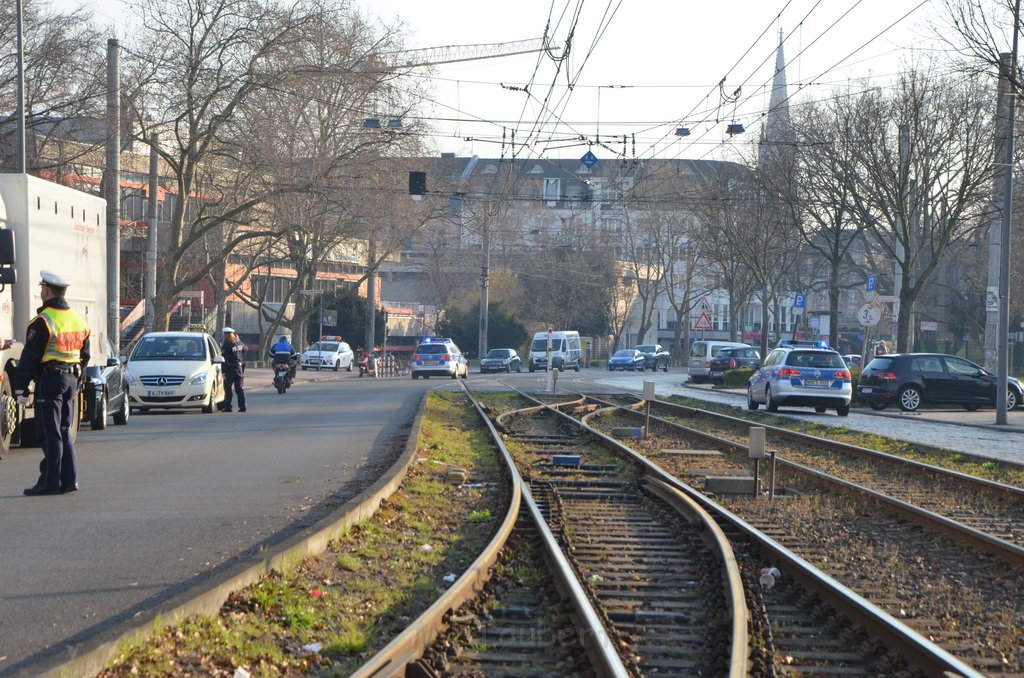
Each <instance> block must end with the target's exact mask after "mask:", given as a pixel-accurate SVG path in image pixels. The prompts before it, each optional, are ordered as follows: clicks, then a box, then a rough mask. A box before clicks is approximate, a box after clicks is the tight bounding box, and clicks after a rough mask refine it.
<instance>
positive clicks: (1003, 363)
mask: <svg viewBox="0 0 1024 678" xmlns="http://www.w3.org/2000/svg"><path fill="white" fill-rule="evenodd" d="M1019 23H1020V0H1016V2H1014V4H1013V48H1012V51H1011V53H1010V54H1009V55H1007V54H1005V53H1004V54H1000V55H999V63H1000V66H1001V67H1002V68H1001V69H1000V70H1001V71H1002V77H1003V78H1005V79H1006V81H1007V82H1006V84H1007V88H1006V98H1007V102H1006V125H1005V127H1004V128H1003V129H1004V130H1005V134H1006V147H1005V149H1004V150H1005V152H1006V155H1004V156H1003V160H1004V162H1005V168H1004V175H1003V214H1002V217H1003V218H1002V224H1001V229H1000V252H999V323H998V325H999V327H998V329H997V330H996V337H997V344H996V346H997V347H998V360H997V363H998V366H997V370H996V424H1006V423H1007V418H1006V384H1007V381H1008V380H1007V376H1006V375H1007V370H1008V369H1009V348H1010V347H1009V342H1010V216H1011V214H1012V205H1013V203H1012V200H1011V198H1012V197H1013V127H1014V117H1015V113H1016V101H1017V96H1016V87H1015V86H1014V85H1015V83H1016V82H1017V77H1016V76H1017V26H1018V24H1019Z"/></svg>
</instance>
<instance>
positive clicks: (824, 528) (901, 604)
mask: <svg viewBox="0 0 1024 678" xmlns="http://www.w3.org/2000/svg"><path fill="white" fill-rule="evenodd" d="M613 400H614V401H615V402H614V403H613V402H612V401H611V400H609V399H603V398H598V399H595V398H593V397H592V398H590V399H589V401H588V402H589V403H590V404H600V405H602V407H603V408H604V409H599V410H597V411H596V412H594V413H593V414H590V415H587V416H586V417H585V419H586V421H588V423H591V424H592V425H595V426H599V427H600V428H602V429H603V430H605V431H609V430H614V429H616V428H621V427H623V426H624V425H625V424H627V423H628V424H630V425H632V426H634V427H636V426H637V425H638V424H643V423H645V422H646V421H647V415H646V413H644V412H638V411H637V410H638V409H639V408H641V407H642V406H641V405H640V404H639V402H638V401H637V399H635V398H630V397H626V398H622V397H619V398H615V399H613ZM652 411H653V412H657V413H659V414H660V415H662V416H654V415H653V414H652V415H651V418H650V430H649V431H647V434H648V437H646V438H644V439H642V440H641V441H640V442H639V443H637V444H638V446H639V447H641V449H643V450H644V452H645V454H647V455H648V456H649V457H650V458H651V459H652V460H654V461H656V462H657V463H659V464H660V465H661V466H662V467H664V468H665V469H666V470H668V471H670V472H671V473H673V474H674V475H676V476H677V477H680V478H683V479H685V480H686V481H687V482H689V483H690V484H692V485H694V486H703V487H704V488H705V491H708V490H709V488H713V486H714V485H715V484H716V482H717V481H715V482H711V481H710V480H709V479H720V478H723V477H726V478H728V477H747V478H745V480H746V482H747V484H751V483H752V482H753V480H754V479H753V478H749V476H750V475H751V474H750V467H751V461H750V460H749V458H748V450H747V446H746V445H745V444H743V443H742V442H740V438H741V435H740V431H746V432H749V427H750V425H751V423H750V422H748V421H745V420H742V419H738V418H734V417H729V416H727V415H721V414H717V413H713V412H707V411H703V410H697V409H695V408H690V407H682V406H678V405H674V404H671V403H663V402H660V401H656V402H653V403H652ZM599 422H600V423H599ZM758 425H759V426H760V424H758ZM765 428H767V429H768V440H769V442H770V443H772V445H771V447H772V449H773V450H774V451H775V455H774V463H773V465H772V467H773V469H774V470H772V471H771V472H770V473H769V474H768V475H769V477H770V478H771V481H770V482H769V483H768V484H769V490H768V493H770V494H768V493H766V492H764V491H763V489H762V488H761V487H758V488H757V490H758V491H757V495H758V496H757V497H753V496H739V495H731V496H717V497H716V499H717V500H718V501H719V502H721V503H723V504H725V505H726V506H728V507H729V509H730V510H732V511H735V512H736V513H737V514H738V515H739V516H741V517H743V518H745V519H746V520H747V521H748V522H750V523H751V524H754V525H756V526H757V527H758V528H759V529H761V530H762V531H766V532H769V533H771V534H773V535H775V536H776V538H777V539H779V540H780V541H783V542H785V543H786V545H787V546H789V547H790V548H792V549H793V550H795V551H797V552H798V553H801V554H802V555H803V556H804V557H805V558H806V559H807V560H809V561H810V562H813V563H815V564H816V565H817V566H819V567H821V568H822V569H823V570H824V571H826V572H828V573H830V574H831V575H832V576H833V577H835V578H836V579H838V580H840V581H843V582H844V583H846V584H847V585H848V586H850V588H851V589H853V590H855V591H857V592H859V593H860V594H862V595H863V596H864V597H865V598H867V599H870V600H872V601H874V602H875V603H876V604H878V605H879V606H880V607H882V608H884V609H886V610H888V611H890V612H891V613H893V614H894V615H895V616H898V617H903V618H905V621H906V623H907V624H908V625H910V626H912V627H914V628H916V629H917V630H918V631H919V632H921V633H922V634H923V635H926V636H928V637H930V638H933V639H934V640H935V641H936V642H937V643H939V644H940V645H943V646H945V647H947V648H948V649H949V650H950V652H951V653H954V654H957V655H959V656H961V657H962V658H963V660H964V661H965V662H966V663H968V664H970V665H972V667H973V668H974V669H976V670H978V671H984V672H986V673H988V674H990V675H998V674H1003V673H1005V674H1015V673H1019V672H1020V670H1021V665H1022V662H1024V641H1022V634H1024V632H1022V630H1021V628H1022V625H1021V619H1022V613H1021V599H1022V597H1024V573H1022V561H1021V555H1022V550H1021V544H1020V533H1021V526H1022V525H1024V523H1022V522H1021V501H1020V499H1021V497H1022V494H1024V492H1022V490H1021V489H1020V488H1018V487H1015V486H1012V485H1005V484H1001V483H996V482H993V481H989V480H984V479H979V478H974V477H973V476H968V475H965V474H961V473H956V472H952V471H949V470H947V469H942V468H940V467H936V466H932V465H929V464H924V463H922V462H918V461H913V460H906V459H903V458H901V457H898V456H895V455H888V454H884V453H879V452H876V451H873V450H867V449H864V448H859V447H856V446H852V445H847V444H844V443H838V442H836V441H830V440H826V439H824V438H818V437H814V436H808V435H805V434H801V433H796V432H793V431H789V430H786V429H777V428H773V427H770V426H769V427H765ZM711 431H714V432H713V433H712V432H711ZM758 484H759V485H760V482H758ZM751 487H752V484H751ZM710 494H712V495H713V494H714V493H713V492H711V493H710ZM769 497H770V498H769ZM772 500H774V501H772ZM801 507H802V508H801ZM911 522H912V523H913V528H909V527H908V523H911ZM854 544H861V546H860V547H859V548H856V547H854V546H853V545H854ZM995 559H999V560H1001V561H1002V562H1001V563H997V562H996V561H995ZM995 572H998V573H999V574H998V575H997V576H992V573H995Z"/></svg>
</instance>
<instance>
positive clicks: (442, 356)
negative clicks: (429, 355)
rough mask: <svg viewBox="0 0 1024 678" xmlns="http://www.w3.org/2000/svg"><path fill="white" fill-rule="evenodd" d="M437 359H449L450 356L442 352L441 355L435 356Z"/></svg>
mask: <svg viewBox="0 0 1024 678" xmlns="http://www.w3.org/2000/svg"><path fill="white" fill-rule="evenodd" d="M437 359H438V360H451V359H452V357H451V355H449V354H448V353H442V354H441V355H439V356H437Z"/></svg>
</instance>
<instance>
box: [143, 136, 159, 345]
mask: <svg viewBox="0 0 1024 678" xmlns="http://www.w3.org/2000/svg"><path fill="white" fill-rule="evenodd" d="M149 143H150V146H149V203H148V205H147V209H146V221H147V222H149V223H148V229H147V230H146V289H145V291H144V293H143V294H144V296H145V299H146V322H145V329H146V331H147V332H152V331H153V323H154V321H155V319H156V317H155V314H154V313H153V302H154V300H155V299H156V252H157V242H158V240H157V238H158V235H159V231H158V224H157V220H158V219H159V218H160V212H159V204H160V203H159V201H160V194H159V191H160V185H159V182H158V179H159V177H158V176H157V175H158V173H159V171H160V163H159V159H160V158H159V155H158V153H157V148H159V147H160V133H159V132H152V133H150V135H149Z"/></svg>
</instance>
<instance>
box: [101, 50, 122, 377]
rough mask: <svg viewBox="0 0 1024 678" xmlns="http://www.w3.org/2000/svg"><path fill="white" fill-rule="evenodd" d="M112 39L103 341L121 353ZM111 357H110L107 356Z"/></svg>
mask: <svg viewBox="0 0 1024 678" xmlns="http://www.w3.org/2000/svg"><path fill="white" fill-rule="evenodd" d="M120 49H121V48H120V46H119V43H118V41H117V39H116V38H110V39H108V40H107V169H106V172H104V173H103V176H104V179H105V184H104V197H105V198H106V200H107V339H109V340H110V344H111V346H113V348H114V355H117V353H118V352H119V351H120V349H121V67H120ZM108 357H113V356H108Z"/></svg>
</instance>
